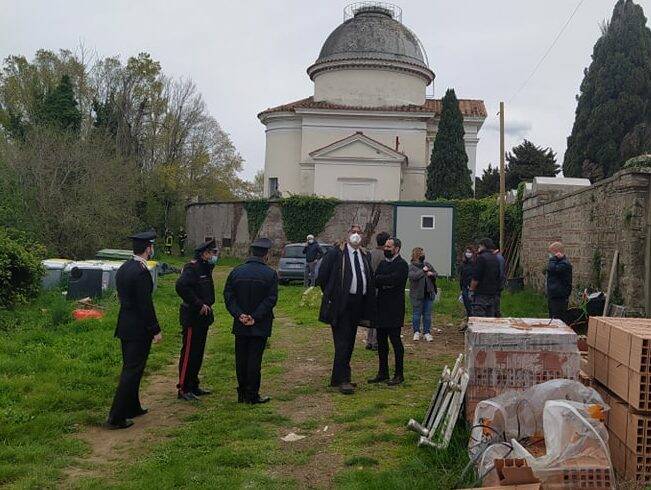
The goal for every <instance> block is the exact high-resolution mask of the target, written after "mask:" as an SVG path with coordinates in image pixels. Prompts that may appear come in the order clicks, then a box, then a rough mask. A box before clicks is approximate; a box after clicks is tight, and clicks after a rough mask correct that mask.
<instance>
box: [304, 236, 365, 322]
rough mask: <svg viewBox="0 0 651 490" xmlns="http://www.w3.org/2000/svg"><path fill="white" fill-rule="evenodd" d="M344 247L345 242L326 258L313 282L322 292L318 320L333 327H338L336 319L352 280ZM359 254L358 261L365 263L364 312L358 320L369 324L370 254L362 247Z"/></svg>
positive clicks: (341, 309)
mask: <svg viewBox="0 0 651 490" xmlns="http://www.w3.org/2000/svg"><path fill="white" fill-rule="evenodd" d="M346 246H347V245H346V244H345V243H344V244H342V245H341V246H339V247H334V248H332V249H331V250H330V251H329V252H328V253H327V254H326V255H325V257H324V258H323V261H322V262H321V267H320V268H319V275H318V277H317V280H316V284H317V286H319V287H320V288H321V291H323V298H322V300H321V309H320V310H319V321H320V322H323V323H328V324H330V325H332V326H333V327H336V326H337V322H338V320H339V317H340V316H341V314H342V313H343V311H344V309H345V308H346V302H347V300H348V295H349V294H350V285H351V283H352V281H353V271H352V267H354V265H353V264H351V262H350V258H349V256H348V251H347V250H346ZM359 251H360V252H361V255H360V258H361V260H363V261H364V273H365V275H366V296H364V313H363V315H362V318H361V320H362V321H363V322H364V323H367V324H370V322H371V320H372V319H373V317H374V312H375V285H374V282H373V270H372V268H371V258H370V255H369V254H368V253H367V252H365V251H364V250H363V249H361V248H360V249H359Z"/></svg>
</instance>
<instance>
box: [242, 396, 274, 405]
mask: <svg viewBox="0 0 651 490" xmlns="http://www.w3.org/2000/svg"><path fill="white" fill-rule="evenodd" d="M270 401H271V397H270V396H259V395H258V396H254V397H253V398H248V399H247V400H246V403H248V404H250V405H258V404H260V403H268V402H270Z"/></svg>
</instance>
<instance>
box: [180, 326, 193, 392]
mask: <svg viewBox="0 0 651 490" xmlns="http://www.w3.org/2000/svg"><path fill="white" fill-rule="evenodd" d="M186 332H187V333H186V334H187V340H186V341H185V352H184V353H183V364H182V365H181V374H180V375H179V390H180V391H181V393H185V391H183V388H184V386H185V373H186V372H187V370H188V360H189V358H190V344H191V343H192V327H188V329H187V331H186Z"/></svg>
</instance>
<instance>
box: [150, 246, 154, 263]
mask: <svg viewBox="0 0 651 490" xmlns="http://www.w3.org/2000/svg"><path fill="white" fill-rule="evenodd" d="M153 258H154V247H151V252H149V260H152V259H153Z"/></svg>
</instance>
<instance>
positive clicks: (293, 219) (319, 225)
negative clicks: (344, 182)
mask: <svg viewBox="0 0 651 490" xmlns="http://www.w3.org/2000/svg"><path fill="white" fill-rule="evenodd" d="M337 204H339V201H338V200H337V199H329V198H323V197H315V196H290V197H287V198H285V199H282V200H281V202H280V205H281V208H282V215H283V229H284V230H285V236H286V237H287V240H289V241H290V242H304V241H305V237H306V236H307V235H309V234H312V235H314V236H316V235H318V234H319V233H321V232H322V231H323V230H324V229H325V226H326V224H327V223H328V221H330V218H332V216H333V215H334V213H335V208H336V207H337Z"/></svg>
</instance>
